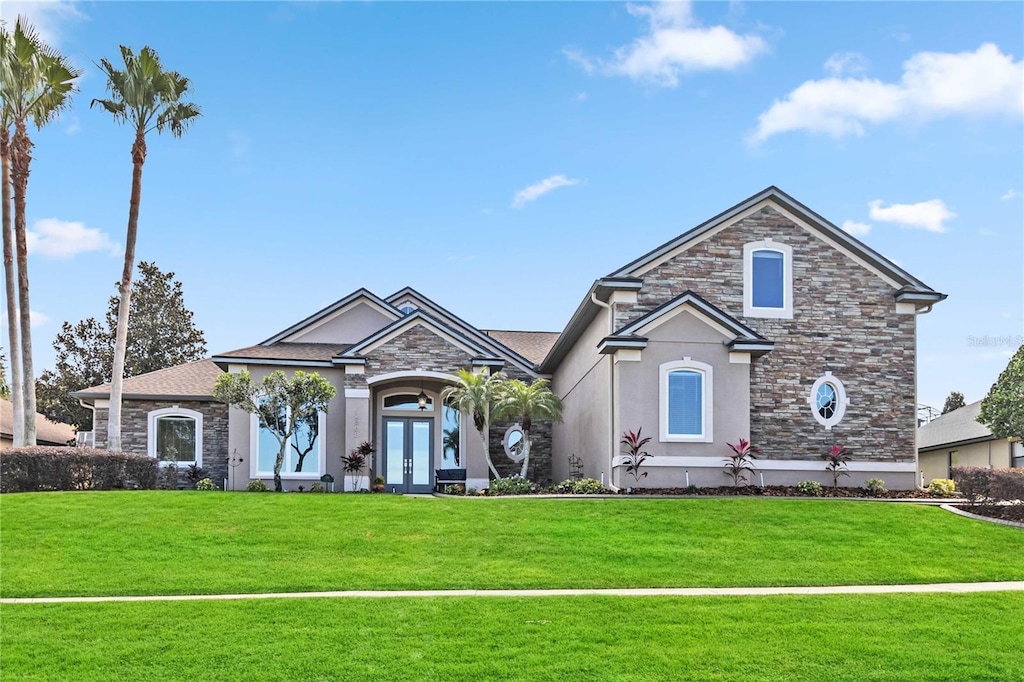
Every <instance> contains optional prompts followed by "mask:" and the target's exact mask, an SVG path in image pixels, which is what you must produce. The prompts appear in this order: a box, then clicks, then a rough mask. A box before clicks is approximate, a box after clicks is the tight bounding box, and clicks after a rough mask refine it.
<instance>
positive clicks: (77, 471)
mask: <svg viewBox="0 0 1024 682" xmlns="http://www.w3.org/2000/svg"><path fill="white" fill-rule="evenodd" d="M159 472H160V468H159V464H158V463H157V461H156V460H155V459H153V458H152V457H147V456H145V455H133V454H130V453H127V452H112V451H110V450H98V449H96V448H76V447H59V448H55V447H33V448H18V449H16V450H6V451H3V452H0V493H20V492H34V491H40V490H111V489H114V488H138V489H146V490H149V489H152V488H155V487H156V485H157V477H158V475H159Z"/></svg>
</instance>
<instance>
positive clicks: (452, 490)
mask: <svg viewBox="0 0 1024 682" xmlns="http://www.w3.org/2000/svg"><path fill="white" fill-rule="evenodd" d="M465 492H466V486H464V485H462V484H461V483H450V484H448V485H446V486H445V487H444V494H445V495H463V494H465Z"/></svg>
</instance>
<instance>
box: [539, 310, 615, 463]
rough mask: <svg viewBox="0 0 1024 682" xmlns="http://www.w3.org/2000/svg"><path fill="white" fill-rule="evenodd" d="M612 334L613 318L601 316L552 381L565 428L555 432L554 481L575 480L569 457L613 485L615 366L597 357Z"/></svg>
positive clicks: (584, 334) (587, 331)
mask: <svg viewBox="0 0 1024 682" xmlns="http://www.w3.org/2000/svg"><path fill="white" fill-rule="evenodd" d="M608 333H609V322H608V313H607V312H604V311H600V312H599V313H598V315H597V317H595V318H594V320H593V321H592V322H591V323H590V326H589V327H587V329H586V331H585V332H584V333H583V334H582V335H581V336H580V338H579V339H578V340H577V342H576V343H575V345H573V347H572V349H571V350H570V351H569V352H568V354H567V355H566V356H565V358H564V359H563V360H562V362H561V364H560V365H559V366H558V368H557V370H556V371H555V373H554V376H553V377H552V390H553V391H554V392H555V393H556V394H557V395H558V396H559V397H560V398H562V402H563V410H562V415H563V419H564V422H563V423H561V424H554V425H553V427H552V432H553V438H554V455H553V461H552V478H553V479H554V481H555V482H558V481H563V480H565V479H566V478H568V477H569V473H570V470H569V457H570V456H573V455H575V456H576V457H579V458H580V459H582V460H583V475H584V476H585V477H589V478H596V479H600V478H601V474H602V473H604V474H605V478H606V480H607V478H608V476H609V475H610V468H611V461H610V458H611V450H610V441H611V440H612V434H611V423H610V419H611V415H610V395H611V362H612V359H611V358H610V357H609V356H606V355H601V354H600V353H598V351H597V344H598V343H599V342H600V341H601V339H603V338H604V337H605V336H607V335H608Z"/></svg>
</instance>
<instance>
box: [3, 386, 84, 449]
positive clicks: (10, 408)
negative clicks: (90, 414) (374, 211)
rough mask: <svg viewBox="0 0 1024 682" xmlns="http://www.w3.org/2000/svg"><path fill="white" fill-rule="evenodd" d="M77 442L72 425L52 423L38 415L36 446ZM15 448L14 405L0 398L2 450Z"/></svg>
mask: <svg viewBox="0 0 1024 682" xmlns="http://www.w3.org/2000/svg"><path fill="white" fill-rule="evenodd" d="M74 440H75V427H73V426H71V425H70V424H61V423H59V422H52V421H50V420H49V419H47V418H46V417H44V416H43V415H41V414H39V413H38V412H37V413H36V444H38V445H67V444H69V443H73V442H74ZM13 446H14V404H13V403H12V402H11V401H10V400H7V399H5V398H0V450H10V449H11V448H12V447H13Z"/></svg>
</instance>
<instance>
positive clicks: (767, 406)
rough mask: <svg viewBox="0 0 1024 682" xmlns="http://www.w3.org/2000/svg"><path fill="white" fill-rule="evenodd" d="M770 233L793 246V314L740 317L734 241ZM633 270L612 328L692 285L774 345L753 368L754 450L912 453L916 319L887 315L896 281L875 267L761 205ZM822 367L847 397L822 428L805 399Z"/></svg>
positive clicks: (873, 457)
mask: <svg viewBox="0 0 1024 682" xmlns="http://www.w3.org/2000/svg"><path fill="white" fill-rule="evenodd" d="M769 237H770V238H771V239H773V240H774V241H776V242H780V243H783V244H786V245H788V246H790V247H792V248H793V298H794V306H793V319H791V320H785V319H768V318H756V317H751V318H747V317H744V316H743V246H744V245H745V244H747V243H749V242H753V241H757V240H761V239H765V238H769ZM642 278H643V288H642V289H641V290H640V292H639V295H638V300H637V304H636V305H635V306H628V305H621V304H620V305H617V306H616V311H615V312H616V327H617V328H620V327H622V326H623V325H624V324H626V323H628V322H630V321H632V320H634V319H636V318H638V317H640V316H641V315H643V314H644V313H646V312H649V311H650V310H653V309H654V308H656V307H658V306H659V305H661V304H663V303H665V302H666V301H668V300H670V299H671V298H673V297H675V296H677V295H679V294H681V293H683V292H684V291H686V290H687V289H690V290H692V291H694V292H695V293H697V294H698V295H700V296H701V297H702V298H704V299H705V300H707V301H709V302H710V303H712V304H714V305H716V306H718V307H719V308H721V309H722V310H724V311H725V312H727V313H729V314H730V315H732V316H733V317H735V318H737V319H738V320H740V321H742V322H743V323H744V324H746V325H747V326H748V327H750V328H752V329H754V330H756V331H758V332H759V333H761V334H762V335H764V336H765V337H767V338H768V339H770V340H772V341H774V342H775V349H774V350H772V351H771V352H770V353H768V354H766V355H764V356H762V357H760V358H757V359H754V360H753V362H752V364H751V376H750V384H751V389H750V390H751V395H750V410H751V414H750V428H751V433H750V434H749V435H750V437H751V440H752V442H753V443H754V444H755V445H757V446H759V447H761V448H762V449H763V451H764V454H763V455H762V456H763V457H767V458H771V459H798V460H820V459H821V457H822V454H823V453H824V452H826V451H827V449H828V447H829V446H830V445H831V443H833V442H837V443H840V444H842V445H845V446H847V447H849V448H850V449H851V451H852V453H853V459H855V460H857V461H877V462H913V461H914V460H915V451H914V448H915V440H914V434H915V429H916V426H917V422H916V419H917V410H916V393H915V392H916V378H915V352H916V349H915V343H916V339H915V323H916V322H915V316H914V315H912V314H897V313H896V304H895V300H894V298H893V295H894V293H895V290H894V288H893V287H891V286H889V285H888V284H887V283H885V282H884V281H883V280H882V279H881V278H879V277H878V276H877V275H875V274H874V273H873V272H870V271H869V270H867V269H866V268H864V267H863V266H861V265H859V264H858V263H856V262H855V261H853V260H852V259H851V258H849V257H848V256H846V255H845V254H843V253H842V252H840V251H839V250H837V249H835V248H833V247H832V246H830V245H829V244H826V243H825V242H823V241H822V240H821V239H819V238H817V237H816V236H814V235H812V234H811V233H809V232H808V231H807V230H805V229H803V228H802V227H800V226H799V225H795V224H794V223H792V222H791V221H790V220H788V219H787V218H786V217H785V216H783V215H782V214H781V213H779V212H778V211H776V210H774V209H772V208H764V209H762V210H760V211H758V212H757V213H755V214H753V215H751V216H749V217H747V218H745V219H743V220H741V221H739V222H737V223H736V224H734V225H732V226H730V227H727V228H725V229H724V230H722V231H721V232H719V233H718V234H716V235H714V236H712V237H710V238H708V239H705V240H704V241H702V242H700V243H699V244H696V245H695V246H693V247H691V248H690V249H688V250H687V251H686V252H684V253H683V254H681V255H679V256H677V257H675V258H674V259H672V260H670V261H667V262H665V263H663V264H661V265H659V266H657V267H656V268H653V269H652V270H650V271H649V272H647V273H644V274H643V275H642ZM826 370H831V371H832V373H833V374H834V375H835V376H836V378H838V379H839V380H840V381H842V382H843V384H844V385H845V387H846V392H847V397H848V398H849V400H850V405H849V407H848V408H847V410H846V414H845V416H844V418H843V420H842V421H841V422H840V423H839V424H838V425H836V426H834V427H833V428H832V430H831V431H826V430H825V429H824V427H823V426H821V425H820V424H819V423H818V422H817V421H815V419H814V417H813V416H812V414H811V409H810V407H809V405H808V402H807V400H808V395H809V393H810V390H811V385H812V384H813V383H814V381H815V380H816V379H818V378H819V377H820V376H822V375H823V374H824V373H825V371H826ZM746 435H747V434H740V433H738V434H735V436H734V437H735V438H739V437H745V436H746ZM722 445H723V448H724V447H725V444H724V443H723V444H722ZM723 454H724V453H723Z"/></svg>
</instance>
